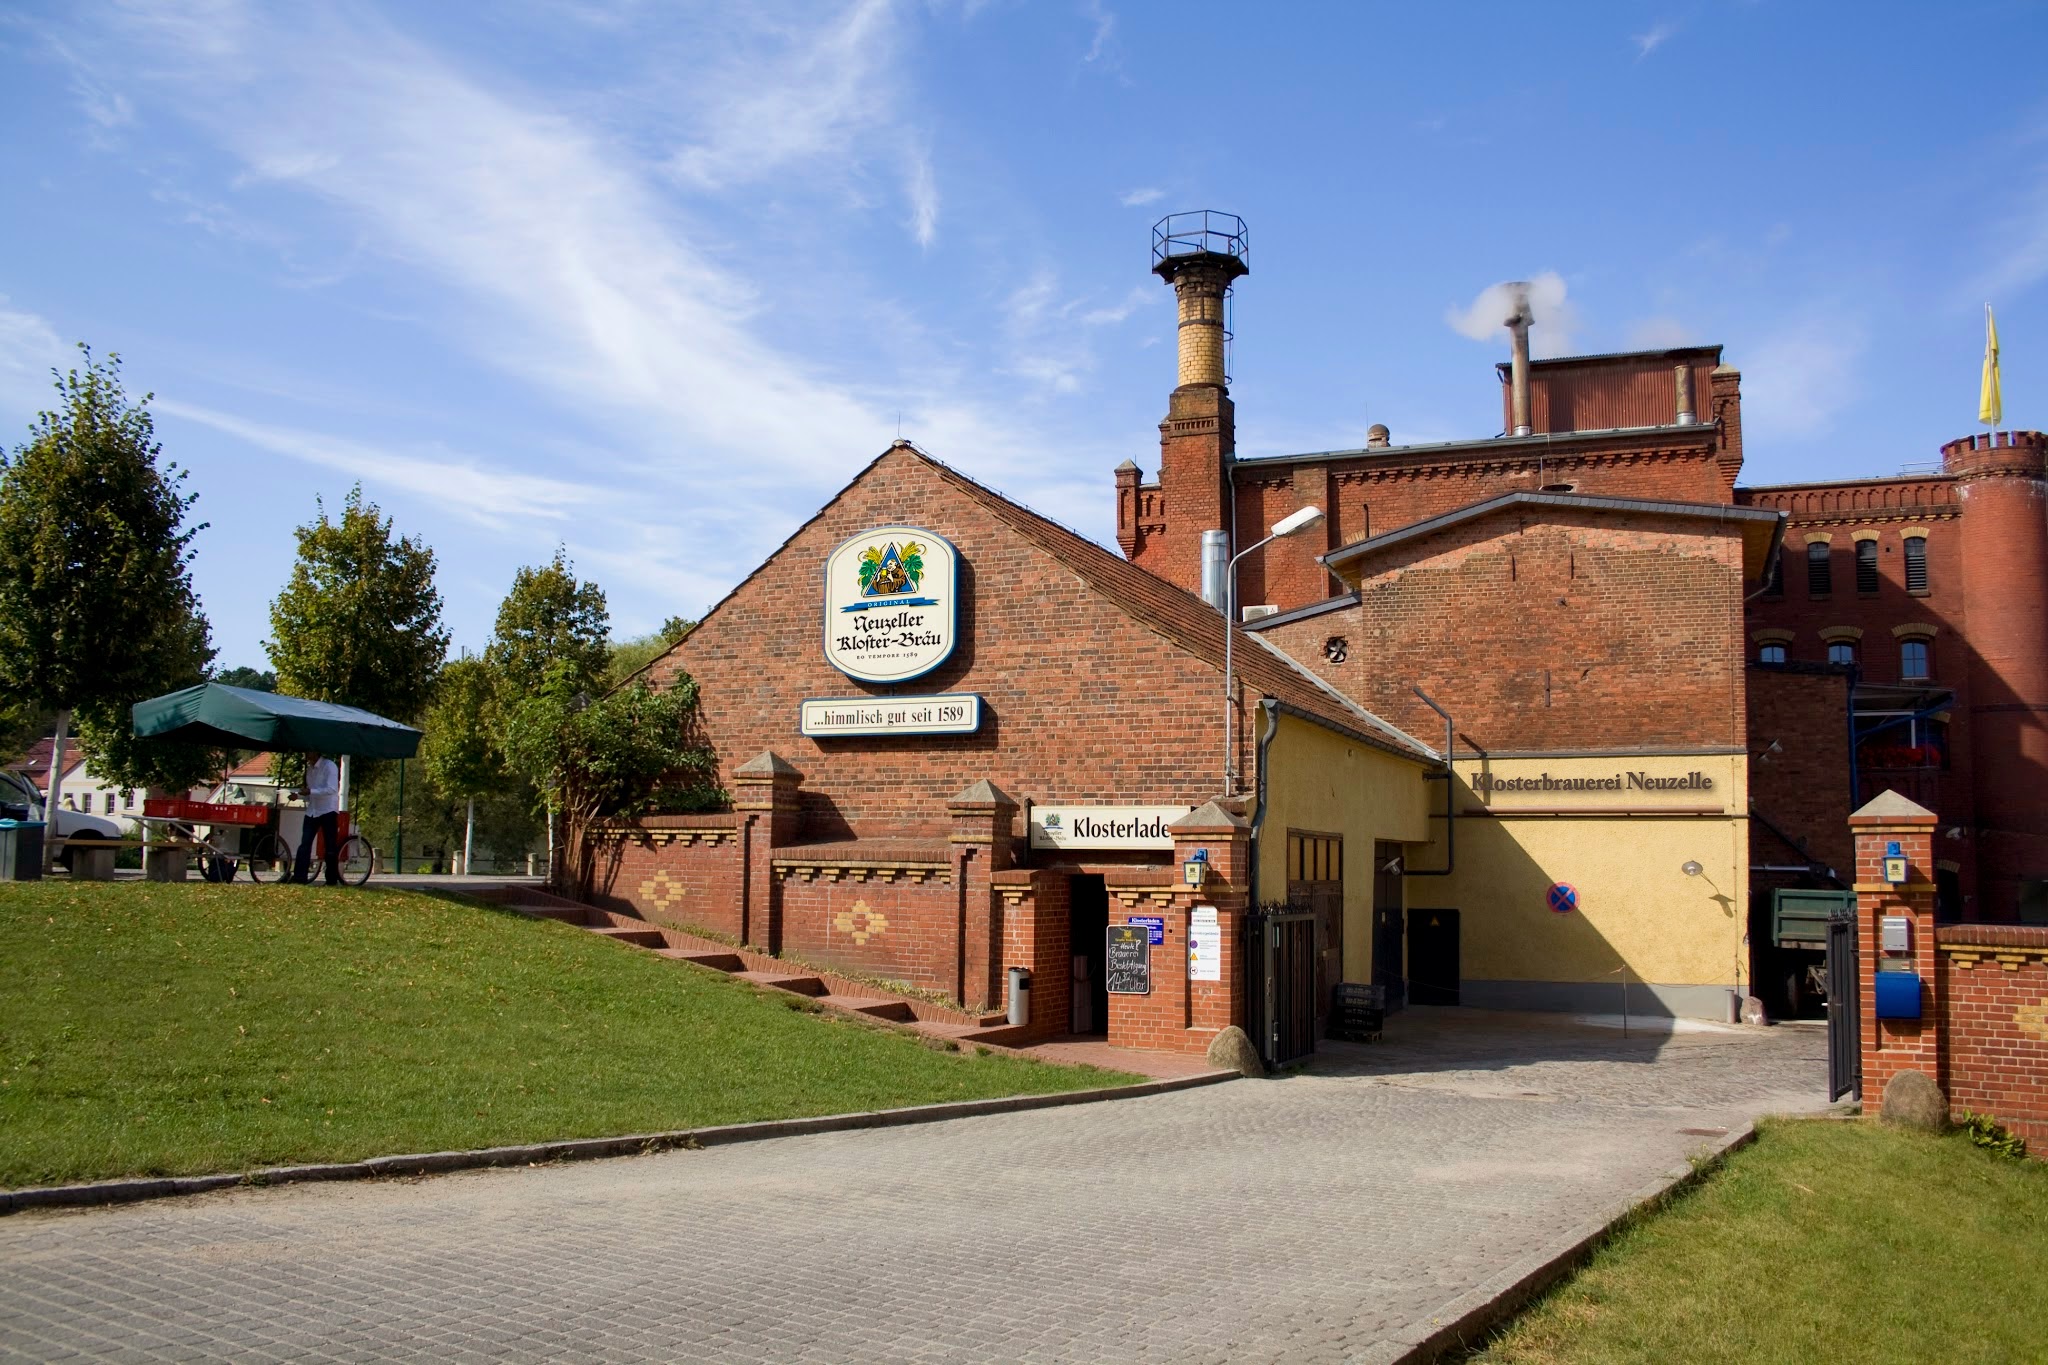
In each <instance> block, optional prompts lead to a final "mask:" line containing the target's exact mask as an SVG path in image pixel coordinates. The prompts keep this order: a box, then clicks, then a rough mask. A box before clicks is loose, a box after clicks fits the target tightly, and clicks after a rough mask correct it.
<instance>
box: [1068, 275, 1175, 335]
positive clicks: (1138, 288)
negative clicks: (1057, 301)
mask: <svg viewBox="0 0 2048 1365" xmlns="http://www.w3.org/2000/svg"><path fill="white" fill-rule="evenodd" d="M1169 297H1171V296H1170V295H1169V294H1167V293H1166V291H1165V290H1163V289H1147V288H1146V287H1145V286H1144V285H1142V284H1134V285H1132V286H1131V288H1130V292H1129V293H1127V294H1125V295H1124V296H1123V298H1122V299H1121V300H1119V301H1118V302H1116V303H1113V304H1110V305H1108V306H1107V307H1100V308H1090V309H1087V310H1085V311H1084V312H1082V314H1081V322H1082V323H1083V324H1084V325H1086V326H1089V327H1108V326H1112V325H1114V324H1116V323H1119V322H1122V321H1123V320H1124V319H1125V318H1127V317H1129V316H1130V315H1131V314H1133V313H1135V312H1137V311H1138V310H1139V309H1140V308H1143V307H1144V306H1145V305H1147V304H1149V303H1155V302H1163V301H1164V300H1165V299H1167V298H1169Z"/></svg>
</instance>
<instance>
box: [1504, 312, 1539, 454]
mask: <svg viewBox="0 0 2048 1365" xmlns="http://www.w3.org/2000/svg"><path fill="white" fill-rule="evenodd" d="M1507 288H1508V299H1509V302H1510V305H1511V306H1510V309H1509V312H1508V320H1507V329H1508V335H1509V336H1511V337H1512V338H1514V345H1515V351H1514V362H1513V365H1512V367H1511V370H1510V385H1511V388H1510V392H1511V393H1512V395H1513V407H1512V408H1511V409H1510V411H1511V412H1512V414H1513V416H1512V421H1511V423H1510V426H1509V430H1510V431H1511V433H1512V434H1514V435H1516V436H1527V435H1528V434H1529V432H1530V430H1531V428H1530V426H1529V324H1530V322H1531V321H1533V319H1532V318H1531V317H1530V315H1529V285H1528V282H1527V281H1525V280H1512V281H1510V282H1509V283H1508V287H1507Z"/></svg>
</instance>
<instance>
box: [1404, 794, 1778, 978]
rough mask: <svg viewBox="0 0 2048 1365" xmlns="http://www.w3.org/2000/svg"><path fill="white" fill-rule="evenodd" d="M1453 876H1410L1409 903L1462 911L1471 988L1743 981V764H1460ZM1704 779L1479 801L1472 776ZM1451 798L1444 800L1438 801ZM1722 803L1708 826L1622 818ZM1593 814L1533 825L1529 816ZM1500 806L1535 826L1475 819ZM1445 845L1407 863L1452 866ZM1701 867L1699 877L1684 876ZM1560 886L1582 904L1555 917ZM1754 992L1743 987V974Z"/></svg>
mask: <svg viewBox="0 0 2048 1365" xmlns="http://www.w3.org/2000/svg"><path fill="white" fill-rule="evenodd" d="M1456 767H1457V773H1458V799H1459V810H1460V812H1461V818H1460V820H1459V821H1458V834H1457V867H1456V870H1455V872H1454V873H1453V875H1451V876H1449V877H1429V878H1418V877H1410V878H1408V879H1407V881H1406V884H1405V891H1406V900H1407V904H1408V905H1409V906H1410V907H1455V908H1456V909H1458V910H1459V911H1460V912H1461V915H1460V925H1459V953H1460V961H1459V974H1460V976H1461V977H1463V978H1465V979H1467V980H1498V981H1573V982H1598V981H1610V980H1619V978H1618V977H1617V976H1616V975H1614V973H1615V970H1616V968H1617V967H1619V966H1620V965H1621V964H1622V963H1623V962H1626V963H1627V964H1628V969H1629V977H1630V979H1631V980H1632V981H1649V982H1655V983H1658V984H1663V985H1727V984H1733V982H1734V979H1735V974H1736V971H1737V963H1738V961H1739V962H1741V963H1742V964H1744V965H1743V967H1742V970H1743V971H1744V972H1745V973H1746V971H1747V965H1746V964H1747V961H1748V957H1747V954H1746V952H1745V950H1744V948H1743V943H1742V937H1743V933H1744V929H1745V926H1746V925H1747V924H1748V917H1749V902H1748V886H1749V877H1748V867H1749V826H1748V820H1747V819H1746V818H1745V812H1747V810H1748V808H1749V793H1748V765H1747V763H1746V761H1745V756H1744V755H1741V754H1702V755H1660V756H1657V757H1648V758H1645V757H1628V758H1622V757H1602V758H1533V759H1498V758H1494V759H1486V760H1467V759H1460V760H1459V761H1458V762H1457V765H1456ZM1695 770H1697V771H1699V772H1701V773H1703V774H1705V775H1706V776H1707V777H1709V778H1710V779H1711V780H1712V781H1713V784H1714V785H1713V788H1712V789H1711V790H1709V791H1704V792H1703V791H1688V790H1676V791H1635V790H1624V791H1563V792H1543V791H1533V792H1532V791H1514V792H1502V791H1496V792H1494V793H1493V797H1492V800H1490V801H1483V800H1481V798H1480V795H1479V792H1478V791H1477V790H1475V782H1474V778H1475V776H1476V775H1477V774H1478V773H1480V772H1482V771H1483V772H1488V773H1490V774H1492V775H1493V776H1495V777H1533V776H1538V775H1540V774H1542V773H1546V772H1547V773H1549V774H1550V775H1551V776H1553V777H1559V778H1563V777H1573V778H1581V777H1594V778H1599V777H1612V776H1614V775H1616V774H1626V773H1627V772H1630V771H1642V772H1648V773H1652V774H1655V775H1657V776H1660V777H1664V776H1675V777H1682V776H1684V775H1685V774H1686V773H1688V772H1691V771H1695ZM1441 799H1442V798H1441V797H1440V796H1439V797H1438V800H1439V801H1441ZM1698 807H1712V808H1713V811H1714V813H1713V814H1711V815H1705V816H1677V815H1670V816H1663V817H1657V816H1645V815H1641V814H1635V815H1623V814H1622V813H1621V812H1623V811H1634V812H1645V811H1649V812H1655V811H1665V812H1675V811H1679V810H1682V809H1692V808H1698ZM1566 808H1569V809H1570V810H1573V811H1585V810H1594V811H1599V812H1613V813H1612V814H1601V813H1593V814H1568V815H1558V816H1545V817H1537V818H1526V817H1528V815H1529V814H1530V813H1531V812H1538V811H1546V810H1561V809H1566ZM1484 809H1490V810H1492V811H1494V812H1496V813H1497V814H1505V815H1509V816H1511V817H1512V816H1513V815H1516V814H1521V815H1523V816H1524V817H1525V818H1519V819H1517V818H1506V819H1498V818H1492V817H1489V816H1486V815H1478V816H1475V817H1473V818H1462V816H1463V813H1464V812H1466V811H1475V810H1484ZM1432 823H1433V824H1434V825H1435V826H1436V827H1437V833H1438V836H1439V842H1437V843H1436V844H1434V845H1432V846H1431V847H1429V848H1427V849H1418V850H1415V851H1414V853H1413V854H1412V855H1411V859H1410V866H1413V867H1440V866H1442V864H1443V845H1442V843H1441V827H1442V824H1443V822H1442V820H1441V819H1439V820H1436V821H1434V822H1432ZM1688 861H1693V862H1697V863H1699V864H1700V865H1701V868H1702V871H1701V875H1699V876H1697V877H1688V876H1686V875H1685V873H1684V872H1683V871H1682V870H1681V869H1682V867H1683V865H1684V864H1685V863H1686V862H1688ZM1553 882H1568V883H1570V884H1571V885H1573V886H1575V887H1577V888H1578V892H1579V908H1578V909H1577V910H1576V911H1573V912H1571V913H1568V914H1555V913H1553V912H1552V911H1551V910H1550V909H1549V908H1548V906H1547V904H1546V893H1547V892H1548V890H1549V888H1550V886H1551V884H1552V883H1553ZM1745 982H1746V977H1745Z"/></svg>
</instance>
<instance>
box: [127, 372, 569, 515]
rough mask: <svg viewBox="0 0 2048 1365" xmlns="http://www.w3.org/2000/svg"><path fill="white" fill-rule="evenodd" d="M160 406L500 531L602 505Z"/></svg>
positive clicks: (435, 461) (460, 458)
mask: <svg viewBox="0 0 2048 1365" xmlns="http://www.w3.org/2000/svg"><path fill="white" fill-rule="evenodd" d="M155 407H156V409H157V411H159V412H161V413H163V414H165V415H166V416H170V417H178V418H182V419H184V420H185V421H188V422H197V423H198V424H199V425H201V426H205V427H211V428H212V429H213V430H215V431H219V432H225V433H226V434H227V435H229V436H233V437H235V438H236V439H237V440H241V441H246V442H248V443H249V444H250V445H253V446H255V447H256V448H257V449H259V450H267V451H269V452H271V453H272V454H275V455H283V456H285V457H287V458H289V459H293V460H298V461H300V462H302V463H304V464H311V465H318V466H320V467H322V468H324V469H333V470H336V471H339V472H340V473H342V474H345V475H347V476H349V477H350V478H351V479H352V480H354V479H360V480H362V481H363V482H364V483H365V484H367V485H369V486H370V487H371V489H372V490H373V491H374V490H378V489H397V490H400V491H403V492H406V493H410V494H412V495H414V496H416V497H419V498H423V499H425V500H426V501H427V502H429V503H431V504H432V505H433V506H434V507H435V508H436V509H438V510H440V511H443V512H447V513H449V514H451V515H453V516H457V517H461V518H462V519H463V520H465V521H471V522H475V523H477V524H479V525H482V526H489V527H492V528H495V529H504V528H505V527H506V526H507V525H509V524H510V523H511V522H513V521H562V520H565V519H567V518H568V517H570V516H572V515H575V514H577V513H578V512H579V511H581V510H583V509H586V508H588V507H589V505H590V504H591V503H593V502H596V501H597V500H598V494H597V493H596V491H595V490H594V487H593V486H592V485H590V484H587V483H572V482H570V481H568V480H566V479H552V478H547V477H545V476H541V475H534V474H520V473H516V472H513V471H510V470H505V469H502V468H496V467H493V466H490V465H488V464H486V463H485V462H484V461H482V460H479V459H477V458H476V457H475V456H472V455H463V454H458V453H456V452H453V451H450V450H448V449H447V448H445V447H443V446H439V445H426V446H414V447H412V448H411V449H409V450H407V449H405V448H404V447H402V446H393V445H370V444H367V443H365V442H362V441H355V440H349V439H347V438H345V437H340V436H330V435H327V434H325V433H322V432H317V431H303V430H300V429H298V428H295V427H285V426H276V425H273V424H270V423H265V422H253V421H250V420H248V419H247V418H243V417H237V416H235V415H233V414H231V413H225V412H218V411H215V410H214V409H212V408H206V407H201V406H198V405H196V404H192V403H184V402H179V401H176V400H174V399H159V400H157V402H156V404H155ZM394 450H402V451H403V453H393V452H394Z"/></svg>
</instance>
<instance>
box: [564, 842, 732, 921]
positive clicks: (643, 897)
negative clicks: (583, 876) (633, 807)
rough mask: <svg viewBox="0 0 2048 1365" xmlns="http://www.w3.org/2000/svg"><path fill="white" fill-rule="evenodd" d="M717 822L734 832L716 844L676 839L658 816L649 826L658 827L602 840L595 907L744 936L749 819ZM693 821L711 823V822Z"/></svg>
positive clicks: (593, 894)
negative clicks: (743, 827)
mask: <svg viewBox="0 0 2048 1365" xmlns="http://www.w3.org/2000/svg"><path fill="white" fill-rule="evenodd" d="M713 818H722V819H723V820H724V821H725V822H726V823H728V824H729V825H730V826H731V827H732V833H730V834H728V835H726V836H724V837H723V838H721V839H720V841H719V842H717V843H710V842H706V841H705V840H704V839H703V837H702V836H700V838H699V840H698V841H697V842H695V843H689V842H683V841H679V840H675V839H674V838H673V836H672V835H671V834H670V831H668V830H666V829H661V828H659V826H660V824H661V819H662V818H661V817H659V816H656V817H652V819H651V820H650V821H649V822H648V824H649V825H650V826H652V827H653V828H648V829H643V830H636V831H632V832H628V833H625V834H620V835H614V836H612V837H609V838H604V839H601V840H600V841H599V843H598V856H597V859H596V864H597V867H596V879H595V885H594V886H593V888H592V891H591V894H590V903H591V904H593V905H596V906H600V907H602V908H603V909H606V910H624V911H627V912H629V913H631V914H635V915H638V916H640V917H641V918H643V919H647V920H651V921H653V922H655V923H657V924H668V925H672V926H675V927H677V928H699V929H710V930H712V931H714V932H716V933H720V934H730V935H732V936H733V937H735V938H738V937H740V936H741V935H742V934H743V932H744V927H743V926H742V924H741V922H740V909H741V903H742V898H741V894H740V892H741V881H742V869H743V863H742V859H741V840H740V837H739V832H738V826H739V825H740V823H741V822H742V820H743V818H744V817H738V816H728V817H713ZM693 819H694V821H695V822H696V823H709V820H707V819H706V817H694V818H693ZM657 839H662V840H663V841H662V842H656V840H657Z"/></svg>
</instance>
